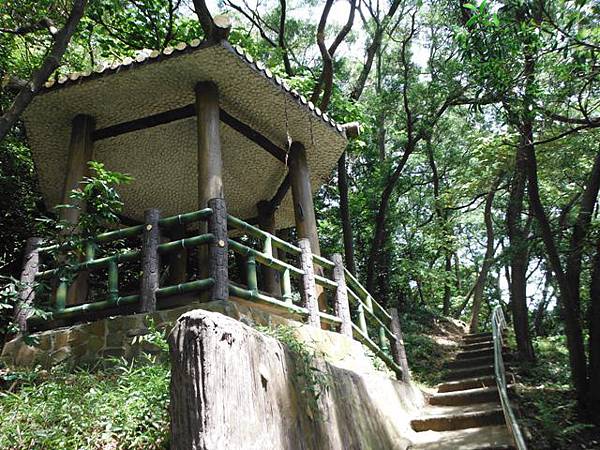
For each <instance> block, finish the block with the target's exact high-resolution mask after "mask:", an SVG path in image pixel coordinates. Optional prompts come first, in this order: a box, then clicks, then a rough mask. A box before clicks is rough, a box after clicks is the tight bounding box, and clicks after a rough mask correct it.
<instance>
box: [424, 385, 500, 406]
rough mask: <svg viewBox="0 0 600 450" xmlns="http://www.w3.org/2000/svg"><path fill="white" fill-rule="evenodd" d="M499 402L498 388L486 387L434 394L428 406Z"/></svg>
mask: <svg viewBox="0 0 600 450" xmlns="http://www.w3.org/2000/svg"><path fill="white" fill-rule="evenodd" d="M499 401H500V396H499V395H498V388H497V387H496V386H488V387H481V388H472V389H465V390H462V391H453V392H444V393H438V394H434V395H432V396H431V398H430V399H429V404H431V405H446V406H459V405H474V404H476V403H489V402H499Z"/></svg>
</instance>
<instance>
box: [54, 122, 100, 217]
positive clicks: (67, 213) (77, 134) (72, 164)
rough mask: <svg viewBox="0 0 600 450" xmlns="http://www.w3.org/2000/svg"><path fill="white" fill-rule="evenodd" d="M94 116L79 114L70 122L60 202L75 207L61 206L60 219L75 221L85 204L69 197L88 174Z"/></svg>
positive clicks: (92, 150)
mask: <svg viewBox="0 0 600 450" xmlns="http://www.w3.org/2000/svg"><path fill="white" fill-rule="evenodd" d="M94 127H95V124H94V118H93V117H90V116H86V115H84V114H80V115H78V116H75V118H74V119H73V121H72V123H71V141H70V143H69V159H68V162H67V167H66V172H65V183H64V185H63V195H62V203H63V204H64V205H73V206H77V207H79V209H77V208H63V209H61V211H60V216H61V219H62V220H65V221H67V222H69V223H73V224H75V223H77V221H78V220H79V215H80V213H81V211H82V210H85V205H79V204H75V203H74V201H73V199H71V197H70V195H71V191H72V190H73V189H77V188H78V187H79V183H80V182H81V180H83V178H84V177H85V176H86V175H88V173H89V167H88V162H89V161H91V160H93V159H94V142H93V141H92V133H93V132H94Z"/></svg>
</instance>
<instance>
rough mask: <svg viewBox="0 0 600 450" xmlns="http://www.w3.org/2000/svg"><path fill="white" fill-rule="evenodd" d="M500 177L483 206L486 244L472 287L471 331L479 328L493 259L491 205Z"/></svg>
mask: <svg viewBox="0 0 600 450" xmlns="http://www.w3.org/2000/svg"><path fill="white" fill-rule="evenodd" d="M500 179H501V177H498V178H497V179H496V180H495V181H494V183H493V184H492V187H491V189H490V192H489V193H488V195H487V196H486V198H485V208H484V211H483V220H484V222H485V233H486V238H487V241H486V245H485V255H484V257H483V263H482V265H481V271H480V272H479V276H478V277H477V281H476V282H475V289H473V309H472V312H471V323H470V326H469V328H470V331H471V333H477V331H478V328H479V310H480V309H481V301H482V299H483V290H484V288H485V281H486V279H487V275H488V272H489V270H490V268H491V267H492V263H493V261H494V223H493V222H492V205H493V203H494V196H495V195H496V189H497V188H498V184H499V183H500Z"/></svg>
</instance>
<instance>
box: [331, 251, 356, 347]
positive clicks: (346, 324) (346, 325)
mask: <svg viewBox="0 0 600 450" xmlns="http://www.w3.org/2000/svg"><path fill="white" fill-rule="evenodd" d="M331 259H332V261H333V263H334V264H335V267H334V268H333V280H334V281H335V282H337V284H338V287H337V289H336V293H335V315H336V316H337V317H338V318H339V319H340V320H341V321H342V324H341V326H340V333H342V334H344V335H346V336H348V337H350V338H351V337H352V317H351V316H350V304H349V303H348V290H347V288H346V275H345V274H344V261H343V260H342V255H340V254H339V253H334V254H333V255H332V257H331Z"/></svg>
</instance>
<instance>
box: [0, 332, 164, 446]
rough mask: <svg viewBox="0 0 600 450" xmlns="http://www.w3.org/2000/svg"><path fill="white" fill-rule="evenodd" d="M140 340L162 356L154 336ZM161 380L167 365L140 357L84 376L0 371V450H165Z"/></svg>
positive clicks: (66, 371) (61, 369)
mask: <svg viewBox="0 0 600 450" xmlns="http://www.w3.org/2000/svg"><path fill="white" fill-rule="evenodd" d="M138 339H139V338H138ZM146 339H147V340H149V341H151V342H153V343H154V344H156V345H157V346H158V347H159V348H162V349H166V342H164V337H162V335H161V333H160V332H157V331H155V330H151V331H150V333H149V335H148V337H147V338H146ZM169 379H170V367H169V363H168V358H162V357H161V358H154V357H150V356H148V355H145V356H142V357H141V358H139V359H136V360H135V362H129V363H128V362H126V361H124V360H118V359H112V360H104V361H100V364H98V366H97V367H89V368H78V369H70V368H68V367H65V366H57V367H55V368H53V369H51V370H49V371H46V370H41V369H40V368H35V369H32V370H19V371H14V370H9V369H0V417H1V418H2V420H0V448H1V449H3V450H4V449H5V450H24V449H32V450H33V449H35V450H55V449H66V450H109V449H110V450H120V449H128V450H138V449H139V450H159V449H167V448H169V434H168V430H169V414H168V403H169Z"/></svg>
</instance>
